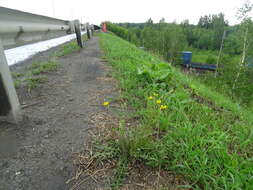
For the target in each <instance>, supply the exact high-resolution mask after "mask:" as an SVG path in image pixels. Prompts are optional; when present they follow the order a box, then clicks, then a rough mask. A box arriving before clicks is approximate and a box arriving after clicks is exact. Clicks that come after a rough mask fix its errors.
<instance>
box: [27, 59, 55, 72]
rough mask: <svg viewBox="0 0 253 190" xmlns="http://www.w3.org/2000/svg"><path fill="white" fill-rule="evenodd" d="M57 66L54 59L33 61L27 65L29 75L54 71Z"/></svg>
mask: <svg viewBox="0 0 253 190" xmlns="http://www.w3.org/2000/svg"><path fill="white" fill-rule="evenodd" d="M57 67H58V62H57V61H56V60H55V59H51V60H49V61H44V62H43V61H42V62H35V63H32V65H31V66H30V67H29V70H30V72H31V75H39V74H42V73H45V72H49V71H55V70H56V69H57Z"/></svg>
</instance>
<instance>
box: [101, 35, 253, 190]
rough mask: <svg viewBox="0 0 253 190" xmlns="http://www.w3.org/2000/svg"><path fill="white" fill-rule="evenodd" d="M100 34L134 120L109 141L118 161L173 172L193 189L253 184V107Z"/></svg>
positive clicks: (232, 187)
mask: <svg viewBox="0 0 253 190" xmlns="http://www.w3.org/2000/svg"><path fill="white" fill-rule="evenodd" d="M100 37H101V46H102V48H103V50H104V52H105V58H106V59H107V61H108V62H109V63H110V65H111V66H112V68H113V76H114V77H115V78H116V79H117V80H118V81H119V87H120V89H121V96H122V97H123V98H124V99H125V100H126V104H127V106H129V107H131V108H132V109H134V110H135V111H133V113H131V116H132V117H134V118H138V124H137V125H136V126H131V127H127V128H124V124H122V126H123V130H120V129H119V138H118V140H116V141H113V143H111V145H110V146H113V147H118V149H119V150H120V151H118V153H117V155H115V157H117V159H119V158H122V157H123V158H127V159H128V160H129V161H131V160H132V161H133V160H139V161H141V162H143V163H144V164H146V165H147V166H149V167H154V168H157V169H158V168H159V169H164V170H169V171H174V172H176V173H178V174H181V175H183V176H184V177H185V179H187V180H188V181H189V183H191V187H192V188H194V189H227V190H231V189H253V167H252V166H253V159H252V157H253V143H252V142H253V140H252V139H253V128H252V126H253V117H252V112H250V111H248V110H246V109H244V108H243V107H241V106H240V105H239V104H238V103H236V102H232V100H231V99H230V98H229V97H226V96H224V95H221V94H219V93H217V92H214V91H212V90H211V89H210V88H208V87H207V86H205V85H204V84H202V83H201V82H200V81H198V80H197V79H195V78H193V77H191V76H189V75H185V74H183V73H181V72H180V71H179V70H178V69H176V68H174V67H172V66H171V65H170V64H168V63H163V62H161V61H160V60H159V59H158V58H157V57H154V56H152V55H150V54H148V53H147V52H144V51H142V50H140V49H138V48H136V47H135V46H134V45H132V44H130V43H128V42H126V41H124V40H122V39H120V38H118V37H116V36H113V35H110V34H101V35H100ZM154 93H155V94H154ZM156 94H157V96H156ZM148 97H149V98H148ZM157 100H160V101H161V103H160V104H158V103H159V102H157ZM161 105H164V106H167V108H166V109H163V110H161V109H160V108H161V107H160V106H161ZM129 115H130V114H129ZM127 119H131V118H127ZM116 149H117V148H116ZM118 149H117V150H118ZM119 160H120V159H119ZM119 176H121V177H122V176H123V175H119Z"/></svg>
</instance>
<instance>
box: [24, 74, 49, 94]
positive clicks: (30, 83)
mask: <svg viewBox="0 0 253 190" xmlns="http://www.w3.org/2000/svg"><path fill="white" fill-rule="evenodd" d="M25 81H26V84H27V88H28V92H31V90H32V89H34V88H36V87H37V86H38V84H40V83H42V82H43V81H45V77H34V76H30V77H28V78H26V79H25Z"/></svg>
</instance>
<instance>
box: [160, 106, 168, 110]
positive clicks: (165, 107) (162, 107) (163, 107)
mask: <svg viewBox="0 0 253 190" xmlns="http://www.w3.org/2000/svg"><path fill="white" fill-rule="evenodd" d="M167 108H168V106H166V105H161V106H160V110H166V109H167Z"/></svg>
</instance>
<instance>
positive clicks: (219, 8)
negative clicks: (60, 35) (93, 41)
mask: <svg viewBox="0 0 253 190" xmlns="http://www.w3.org/2000/svg"><path fill="white" fill-rule="evenodd" d="M243 2H245V0H139V1H138V0H121V1H120V0H100V1H99V0H0V6H3V7H8V8H13V9H18V10H22V11H26V12H30V13H36V14H40V15H46V16H51V17H57V18H60V19H64V20H72V19H80V20H81V21H83V22H90V23H94V24H100V23H101V21H112V22H145V21H146V20H147V19H148V18H150V17H151V18H152V19H153V20H154V21H155V22H158V21H159V20H160V19H161V18H162V17H164V18H165V20H166V22H173V21H175V20H176V21H177V22H181V21H182V20H184V19H189V21H190V23H194V24H196V23H197V22H198V19H199V17H200V16H201V15H205V14H217V13H219V12H223V13H224V14H225V18H226V19H227V20H228V21H229V24H235V23H236V17H235V14H236V12H237V9H238V8H239V7H241V5H242V4H243Z"/></svg>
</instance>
